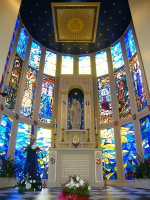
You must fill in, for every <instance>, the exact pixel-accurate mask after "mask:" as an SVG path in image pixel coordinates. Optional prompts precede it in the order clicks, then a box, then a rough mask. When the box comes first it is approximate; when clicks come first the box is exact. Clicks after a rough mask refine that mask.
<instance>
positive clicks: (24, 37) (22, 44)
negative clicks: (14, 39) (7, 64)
mask: <svg viewBox="0 0 150 200" xmlns="http://www.w3.org/2000/svg"><path fill="white" fill-rule="evenodd" d="M28 40H29V36H28V34H27V31H26V30H25V28H24V27H22V28H21V31H20V36H19V40H18V44H17V48H16V51H17V53H18V54H19V55H20V56H21V58H22V59H23V60H24V58H25V54H26V49H27V44H28Z"/></svg>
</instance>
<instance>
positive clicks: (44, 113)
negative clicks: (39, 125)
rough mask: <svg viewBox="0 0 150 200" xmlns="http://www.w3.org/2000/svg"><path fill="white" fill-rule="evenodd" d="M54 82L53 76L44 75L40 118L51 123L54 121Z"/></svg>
mask: <svg viewBox="0 0 150 200" xmlns="http://www.w3.org/2000/svg"><path fill="white" fill-rule="evenodd" d="M54 82H55V79H54V78H53V77H50V76H47V75H43V81H42V92H41V102H40V112H39V119H40V120H41V121H44V122H49V123H52V111H53V97H54Z"/></svg>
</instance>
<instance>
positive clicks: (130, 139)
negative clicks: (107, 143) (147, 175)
mask: <svg viewBox="0 0 150 200" xmlns="http://www.w3.org/2000/svg"><path fill="white" fill-rule="evenodd" d="M120 132H121V142H122V153H123V161H124V174H125V179H126V180H134V173H135V166H136V165H137V164H138V163H137V159H136V143H135V138H134V127H133V123H130V124H125V125H122V126H121V127H120Z"/></svg>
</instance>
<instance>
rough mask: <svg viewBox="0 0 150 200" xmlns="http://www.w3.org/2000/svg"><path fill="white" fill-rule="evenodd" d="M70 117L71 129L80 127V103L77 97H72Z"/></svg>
mask: <svg viewBox="0 0 150 200" xmlns="http://www.w3.org/2000/svg"><path fill="white" fill-rule="evenodd" d="M70 119H71V125H72V129H80V126H81V104H80V102H79V101H78V100H77V99H72V105H71V113H70Z"/></svg>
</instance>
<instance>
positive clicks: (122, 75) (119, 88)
mask: <svg viewBox="0 0 150 200" xmlns="http://www.w3.org/2000/svg"><path fill="white" fill-rule="evenodd" d="M114 74H115V81H116V92H117V98H118V103H119V117H120V119H123V118H125V117H129V116H130V115H131V106H130V99H129V92H128V86H127V79H126V72H125V69H124V67H122V68H120V69H118V70H117V71H115V73H114Z"/></svg>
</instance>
